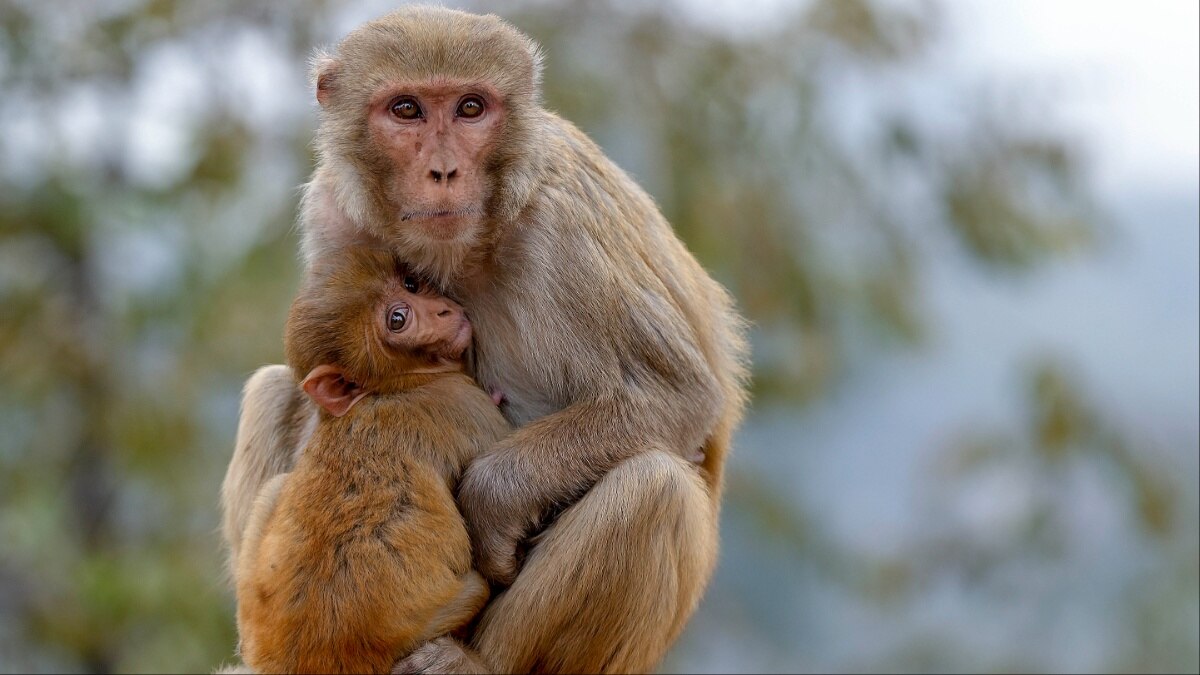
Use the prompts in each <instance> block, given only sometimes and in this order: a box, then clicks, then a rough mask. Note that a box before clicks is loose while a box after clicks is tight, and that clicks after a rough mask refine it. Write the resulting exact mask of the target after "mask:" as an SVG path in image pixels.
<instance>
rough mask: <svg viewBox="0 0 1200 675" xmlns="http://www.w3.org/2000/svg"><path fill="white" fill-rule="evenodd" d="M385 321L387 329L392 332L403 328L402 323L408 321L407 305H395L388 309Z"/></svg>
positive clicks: (397, 331)
mask: <svg viewBox="0 0 1200 675" xmlns="http://www.w3.org/2000/svg"><path fill="white" fill-rule="evenodd" d="M387 322H388V330H390V331H392V332H393V333H399V332H400V331H402V330H404V324H406V323H408V307H405V306H404V305H395V306H393V307H391V308H390V309H388V316H387Z"/></svg>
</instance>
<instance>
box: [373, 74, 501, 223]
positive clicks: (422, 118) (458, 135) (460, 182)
mask: <svg viewBox="0 0 1200 675" xmlns="http://www.w3.org/2000/svg"><path fill="white" fill-rule="evenodd" d="M370 106H371V107H370V114H369V115H368V124H369V127H370V132H371V137H372V142H373V144H374V145H375V147H377V148H380V149H382V150H383V152H384V153H386V155H387V156H388V158H389V159H390V163H391V166H392V167H394V170H393V174H392V177H391V180H390V185H389V186H388V189H389V192H390V195H391V197H392V200H393V202H394V203H395V204H396V206H397V208H398V211H399V214H398V215H399V221H400V222H399V224H398V225H399V226H400V227H412V228H420V232H421V234H423V235H424V236H425V237H426V238H428V239H431V240H435V241H448V240H454V239H459V238H462V237H465V236H471V235H474V234H475V231H476V229H477V228H478V227H479V226H480V224H481V220H482V216H483V213H484V205H485V203H486V201H487V198H488V191H489V182H488V179H487V176H486V173H485V167H486V162H487V158H488V155H489V154H490V153H491V151H492V149H493V148H494V147H495V146H496V142H497V140H498V137H499V134H500V130H501V129H502V128H503V124H504V116H505V110H504V106H503V101H502V100H501V98H500V96H499V94H498V93H497V92H496V91H495V90H494V89H492V88H491V87H490V86H487V85H485V84H474V83H468V82H456V81H452V80H445V79H438V80H433V81H425V82H415V83H413V82H401V83H394V84H391V85H387V86H384V87H382V88H381V89H380V91H379V93H378V94H377V95H376V96H374V97H373V98H372V100H371V104H370Z"/></svg>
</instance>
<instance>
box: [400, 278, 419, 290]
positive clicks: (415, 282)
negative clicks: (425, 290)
mask: <svg viewBox="0 0 1200 675" xmlns="http://www.w3.org/2000/svg"><path fill="white" fill-rule="evenodd" d="M404 290H406V291H408V292H409V293H420V292H421V280H420V279H418V278H416V277H414V276H412V275H409V276H406V277H404Z"/></svg>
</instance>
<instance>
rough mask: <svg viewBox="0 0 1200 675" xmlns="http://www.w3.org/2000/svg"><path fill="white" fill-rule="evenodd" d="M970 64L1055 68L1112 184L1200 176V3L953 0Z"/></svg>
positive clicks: (1018, 72)
mask: <svg viewBox="0 0 1200 675" xmlns="http://www.w3.org/2000/svg"><path fill="white" fill-rule="evenodd" d="M947 9H948V10H949V14H950V16H949V19H950V20H951V21H952V22H954V24H955V26H952V28H957V30H951V31H950V33H951V34H952V35H953V36H955V41H956V44H955V50H956V51H958V52H960V53H961V54H962V56H963V58H964V59H965V60H966V63H965V64H964V65H966V66H969V67H972V69H974V68H975V67H978V68H982V69H987V70H988V71H990V72H994V73H998V74H1000V75H1001V76H1009V77H1020V76H1024V75H1029V76H1032V77H1033V78H1035V79H1046V78H1049V79H1050V81H1051V82H1052V83H1053V84H1058V85H1067V86H1065V88H1064V100H1063V101H1062V111H1063V113H1064V118H1065V119H1066V120H1067V121H1070V122H1073V123H1077V124H1078V125H1079V131H1080V132H1082V134H1083V140H1084V141H1085V143H1087V144H1088V145H1090V146H1091V147H1092V148H1094V150H1095V160H1096V170H1097V173H1096V179H1097V180H1098V181H1099V185H1100V187H1101V189H1102V190H1103V191H1106V192H1108V191H1124V190H1126V189H1133V190H1140V189H1148V190H1160V189H1171V190H1184V189H1188V190H1192V191H1195V190H1196V189H1197V187H1196V186H1197V182H1198V181H1200V159H1198V156H1200V151H1198V149H1197V148H1198V146H1200V28H1198V26H1200V3H1197V2H1196V1H1195V0H1146V1H1144V2H1138V3H1133V2H1111V1H1110V2H1087V1H1085V0H1006V1H1004V2H997V1H995V0H965V1H961V0H960V1H956V2H951V3H949V4H948V5H947Z"/></svg>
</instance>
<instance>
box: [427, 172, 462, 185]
mask: <svg viewBox="0 0 1200 675" xmlns="http://www.w3.org/2000/svg"><path fill="white" fill-rule="evenodd" d="M456 176H458V169H450V170H449V171H438V170H437V169H430V170H429V177H430V178H432V179H433V182H435V183H440V182H442V179H445V180H446V182H447V183H449V182H450V181H451V180H454V178H455V177H456Z"/></svg>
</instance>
